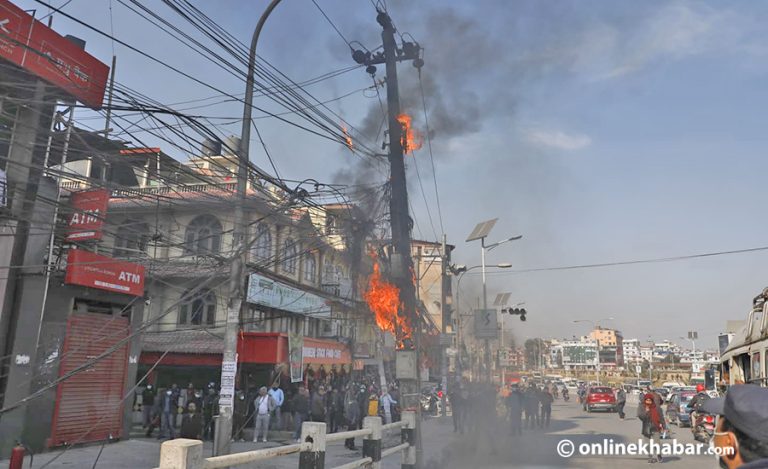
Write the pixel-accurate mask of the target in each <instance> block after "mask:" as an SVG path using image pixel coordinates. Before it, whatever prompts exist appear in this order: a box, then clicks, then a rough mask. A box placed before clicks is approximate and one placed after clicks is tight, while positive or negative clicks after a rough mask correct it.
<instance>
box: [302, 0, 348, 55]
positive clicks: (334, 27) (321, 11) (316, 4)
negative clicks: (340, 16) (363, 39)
mask: <svg viewBox="0 0 768 469" xmlns="http://www.w3.org/2000/svg"><path fill="white" fill-rule="evenodd" d="M312 3H314V4H315V6H316V7H317V9H318V10H320V13H321V14H322V15H323V16H324V17H325V19H326V20H327V21H328V24H330V25H331V27H332V28H333V29H334V31H336V33H337V34H338V35H339V37H340V38H341V40H342V41H344V42H346V43H347V45H348V46H349V49H350V50H355V48H354V47H352V44H350V42H349V41H348V40H347V38H346V37H344V35H343V34H342V33H341V31H339V28H337V27H336V25H335V24H334V23H333V21H331V19H330V18H329V17H328V15H326V14H325V12H324V11H323V9H322V8H320V5H318V3H317V2H316V1H315V0H312Z"/></svg>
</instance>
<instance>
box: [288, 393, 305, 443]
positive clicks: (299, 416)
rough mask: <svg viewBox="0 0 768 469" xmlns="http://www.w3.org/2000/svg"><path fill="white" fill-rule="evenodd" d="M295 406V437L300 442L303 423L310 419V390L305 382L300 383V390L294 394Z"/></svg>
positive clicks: (293, 406)
mask: <svg viewBox="0 0 768 469" xmlns="http://www.w3.org/2000/svg"><path fill="white" fill-rule="evenodd" d="M292 404H293V405H292V406H291V407H292V408H293V425H294V431H293V439H294V440H296V442H297V443H299V442H300V441H301V440H300V438H301V424H302V423H303V422H304V421H306V420H309V391H307V388H306V387H305V386H304V383H301V384H299V390H298V392H297V393H296V395H295V396H293V402H292Z"/></svg>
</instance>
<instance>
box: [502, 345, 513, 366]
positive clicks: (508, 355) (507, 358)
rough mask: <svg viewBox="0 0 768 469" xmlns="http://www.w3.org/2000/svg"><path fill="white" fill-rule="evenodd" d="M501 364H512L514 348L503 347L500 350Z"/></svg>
mask: <svg viewBox="0 0 768 469" xmlns="http://www.w3.org/2000/svg"><path fill="white" fill-rule="evenodd" d="M499 366H512V350H511V349H508V348H503V349H500V350H499Z"/></svg>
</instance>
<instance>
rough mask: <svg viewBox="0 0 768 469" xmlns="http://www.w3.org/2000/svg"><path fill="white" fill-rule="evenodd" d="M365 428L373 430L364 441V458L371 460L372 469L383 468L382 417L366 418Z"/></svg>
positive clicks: (364, 421)
mask: <svg viewBox="0 0 768 469" xmlns="http://www.w3.org/2000/svg"><path fill="white" fill-rule="evenodd" d="M363 428H364V429H366V430H368V429H370V430H371V434H370V435H368V436H366V437H365V438H364V439H363V457H364V458H371V459H372V460H373V462H372V463H371V469H379V468H380V467H381V437H382V433H383V431H382V428H381V417H365V418H364V419H363Z"/></svg>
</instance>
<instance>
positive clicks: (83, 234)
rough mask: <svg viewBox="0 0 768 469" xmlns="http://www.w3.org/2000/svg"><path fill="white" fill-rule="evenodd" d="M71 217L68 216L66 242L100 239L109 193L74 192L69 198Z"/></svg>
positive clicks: (98, 190)
mask: <svg viewBox="0 0 768 469" xmlns="http://www.w3.org/2000/svg"><path fill="white" fill-rule="evenodd" d="M70 202H71V204H72V215H70V216H69V223H68V228H67V241H87V240H96V239H101V234H102V231H101V229H102V227H103V226H104V217H105V216H106V215H107V205H108V204H109V191H108V190H107V189H95V190H92V191H82V192H75V193H73V194H72V197H71V198H70Z"/></svg>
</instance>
